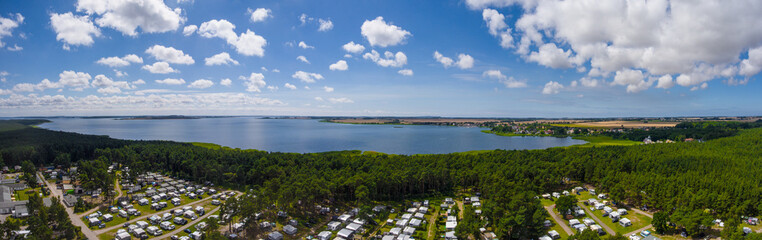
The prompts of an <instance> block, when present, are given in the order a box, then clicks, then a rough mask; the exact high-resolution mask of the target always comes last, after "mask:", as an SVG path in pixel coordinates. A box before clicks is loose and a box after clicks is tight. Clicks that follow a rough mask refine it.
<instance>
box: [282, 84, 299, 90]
mask: <svg viewBox="0 0 762 240" xmlns="http://www.w3.org/2000/svg"><path fill="white" fill-rule="evenodd" d="M283 86H284V87H286V88H288V89H291V90H296V86H294V84H290V83H286V84H283Z"/></svg>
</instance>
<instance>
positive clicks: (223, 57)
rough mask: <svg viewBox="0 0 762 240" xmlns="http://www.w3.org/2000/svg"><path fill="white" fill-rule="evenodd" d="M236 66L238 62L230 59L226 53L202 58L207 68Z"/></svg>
mask: <svg viewBox="0 0 762 240" xmlns="http://www.w3.org/2000/svg"><path fill="white" fill-rule="evenodd" d="M228 64H233V65H238V61H236V60H234V59H232V58H230V54H228V53H227V52H221V53H218V54H215V55H214V56H211V57H208V58H204V65H207V66H214V65H228Z"/></svg>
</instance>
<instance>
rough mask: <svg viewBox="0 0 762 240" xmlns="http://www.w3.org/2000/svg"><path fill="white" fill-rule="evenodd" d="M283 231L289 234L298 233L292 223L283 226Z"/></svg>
mask: <svg viewBox="0 0 762 240" xmlns="http://www.w3.org/2000/svg"><path fill="white" fill-rule="evenodd" d="M283 232H285V233H286V234H288V235H294V234H296V227H294V226H291V225H286V226H284V227H283Z"/></svg>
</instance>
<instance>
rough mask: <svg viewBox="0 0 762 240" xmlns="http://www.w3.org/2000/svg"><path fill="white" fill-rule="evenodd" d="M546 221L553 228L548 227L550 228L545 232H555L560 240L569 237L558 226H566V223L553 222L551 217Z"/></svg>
mask: <svg viewBox="0 0 762 240" xmlns="http://www.w3.org/2000/svg"><path fill="white" fill-rule="evenodd" d="M546 219H548V220H550V221H551V222H553V226H550V228H549V229H548V230H547V231H550V230H556V232H558V234H559V235H561V240H564V239H566V238H568V237H569V235H568V234H566V231H564V229H563V228H562V227H561V225H560V224H566V223H557V222H556V221H555V220H553V217H551V216H548V217H547V218H546ZM547 231H546V232H545V233H546V234H547Z"/></svg>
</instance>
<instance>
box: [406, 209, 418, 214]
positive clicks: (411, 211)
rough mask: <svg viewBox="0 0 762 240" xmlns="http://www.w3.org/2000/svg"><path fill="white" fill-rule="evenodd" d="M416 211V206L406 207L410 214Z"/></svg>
mask: <svg viewBox="0 0 762 240" xmlns="http://www.w3.org/2000/svg"><path fill="white" fill-rule="evenodd" d="M417 211H418V209H416V208H408V209H407V212H408V213H411V214H412V213H415V212H417Z"/></svg>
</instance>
